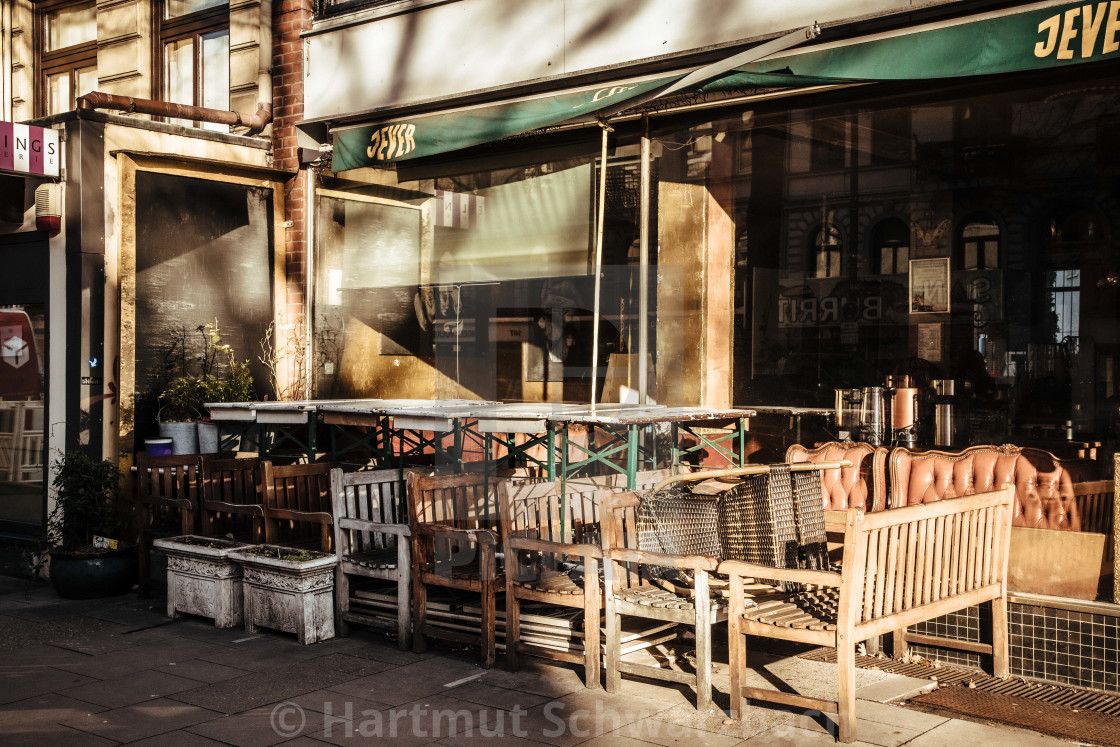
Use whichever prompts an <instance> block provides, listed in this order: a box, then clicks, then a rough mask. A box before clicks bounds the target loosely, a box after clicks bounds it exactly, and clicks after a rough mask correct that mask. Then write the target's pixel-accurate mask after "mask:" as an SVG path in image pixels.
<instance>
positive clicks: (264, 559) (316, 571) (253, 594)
mask: <svg viewBox="0 0 1120 747" xmlns="http://www.w3.org/2000/svg"><path fill="white" fill-rule="evenodd" d="M303 552H306V551H304V550H299V549H296V548H291V547H280V546H277V545H254V546H252V547H247V548H242V549H240V550H235V551H234V552H232V553H231V556H232V557H233V559H234V560H236V561H237V562H238V563H240V564H241V567H242V571H243V574H244V587H243V591H244V598H245V630H246V631H248V632H250V633H253V632H256V629H257V626H260V627H262V628H271V629H273V630H282V631H285V632H287V633H295V634H296V637H297V638H298V640H299V642H300V643H302V644H308V643H315V642H316V641H324V640H326V639H328V638H334V569H335V566H336V565H337V564H338V558H337V557H336V556H335V555H333V554H328V553H323V552H311V553H310V554H311V556H312V557H311V559H310V560H285V559H284V557H283V556H285V555H299V554H300V553H303Z"/></svg>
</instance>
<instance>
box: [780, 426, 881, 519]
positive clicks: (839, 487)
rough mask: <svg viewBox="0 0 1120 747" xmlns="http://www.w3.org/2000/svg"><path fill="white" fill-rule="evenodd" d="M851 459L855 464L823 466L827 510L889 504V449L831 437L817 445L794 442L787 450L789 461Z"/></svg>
mask: <svg viewBox="0 0 1120 747" xmlns="http://www.w3.org/2000/svg"><path fill="white" fill-rule="evenodd" d="M842 459H847V460H849V461H850V462H851V463H852V466H851V467H838V468H835V469H826V470H821V471H820V474H821V495H822V497H823V498H824V510H825V511H845V510H847V509H849V508H862V509H864V510H865V511H868V512H870V511H881V510H882V509H884V508H886V505H887V503H886V498H887V486H886V461H887V450H886V449H884V448H882V447H879V448H876V447H873V446H871V445H870V444H866V443H853V442H851V441H830V442H828V443H825V444H822V445H821V446H818V447H816V448H815V449H810V448H808V447H805V446H802V445H800V444H794V445H792V446H790V447H789V448H788V449H787V450H786V462H787V463H789V464H794V463H796V462H826V461H839V460H842Z"/></svg>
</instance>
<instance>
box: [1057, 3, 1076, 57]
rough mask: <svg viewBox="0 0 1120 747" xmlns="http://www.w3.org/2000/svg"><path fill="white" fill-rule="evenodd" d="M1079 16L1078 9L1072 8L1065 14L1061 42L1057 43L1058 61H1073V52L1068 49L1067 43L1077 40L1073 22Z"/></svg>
mask: <svg viewBox="0 0 1120 747" xmlns="http://www.w3.org/2000/svg"><path fill="white" fill-rule="evenodd" d="M1080 14H1081V9H1080V8H1073V9H1072V10H1067V11H1066V12H1065V18H1064V19H1063V21H1062V40H1061V41H1060V42H1058V59H1059V60H1072V59H1073V50H1072V49H1070V48H1069V43H1070V42H1071V41H1073V40H1074V39H1076V38H1077V29H1075V28H1074V27H1073V22H1074V20H1075V19H1076V18H1077V16H1079V15H1080Z"/></svg>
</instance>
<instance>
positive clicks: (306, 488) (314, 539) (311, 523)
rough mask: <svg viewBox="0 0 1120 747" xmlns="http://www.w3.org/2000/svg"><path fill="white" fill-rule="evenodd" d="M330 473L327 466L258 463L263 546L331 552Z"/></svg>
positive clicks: (323, 464) (319, 464)
mask: <svg viewBox="0 0 1120 747" xmlns="http://www.w3.org/2000/svg"><path fill="white" fill-rule="evenodd" d="M330 473H331V465H330V464H329V463H327V462H315V463H312V464H284V465H279V464H273V463H272V462H270V461H266V462H261V483H262V484H263V491H264V493H263V494H264V536H265V542H266V543H268V544H270V545H275V544H282V543H287V544H293V545H297V546H301V547H302V546H307V545H311V546H316V545H317V546H318V548H319V549H320V550H322V551H323V552H330V551H331V539H332V537H331V524H332V523H333V521H334V517H333V515H332V512H331V484H330ZM285 529H286V530H287V531H285ZM285 535H287V536H285Z"/></svg>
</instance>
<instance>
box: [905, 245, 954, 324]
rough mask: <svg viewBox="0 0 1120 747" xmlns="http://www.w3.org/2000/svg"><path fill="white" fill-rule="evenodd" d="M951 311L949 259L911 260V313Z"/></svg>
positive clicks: (942, 312) (943, 312)
mask: <svg viewBox="0 0 1120 747" xmlns="http://www.w3.org/2000/svg"><path fill="white" fill-rule="evenodd" d="M948 311H949V258H948V257H936V258H934V259H912V260H910V313H911V314H945V313H948Z"/></svg>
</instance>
